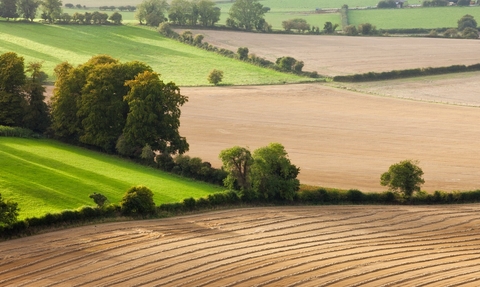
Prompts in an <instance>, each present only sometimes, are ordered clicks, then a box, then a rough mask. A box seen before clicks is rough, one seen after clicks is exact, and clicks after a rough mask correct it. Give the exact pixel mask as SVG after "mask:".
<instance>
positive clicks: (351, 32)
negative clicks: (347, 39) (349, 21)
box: [344, 25, 358, 36]
mask: <svg viewBox="0 0 480 287" xmlns="http://www.w3.org/2000/svg"><path fill="white" fill-rule="evenodd" d="M344 31H345V34H347V35H348V36H357V35H358V31H357V27H355V25H348V26H347V27H345V29H344Z"/></svg>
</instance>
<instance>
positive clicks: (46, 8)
mask: <svg viewBox="0 0 480 287" xmlns="http://www.w3.org/2000/svg"><path fill="white" fill-rule="evenodd" d="M41 3H42V11H43V13H42V19H44V20H45V21H48V22H49V23H53V22H55V20H56V19H58V18H60V16H61V15H62V1H61V0H44V1H42V2H41Z"/></svg>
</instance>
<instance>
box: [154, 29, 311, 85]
mask: <svg viewBox="0 0 480 287" xmlns="http://www.w3.org/2000/svg"><path fill="white" fill-rule="evenodd" d="M158 32H159V33H160V34H162V35H164V36H166V37H169V38H171V39H175V40H177V41H180V42H182V43H185V44H189V45H192V46H195V47H198V48H201V49H204V50H207V51H211V52H215V53H217V54H220V55H222V56H225V57H228V58H235V59H239V60H241V61H244V62H248V63H251V64H254V65H257V66H260V67H264V68H270V69H274V70H276V71H281V72H290V73H295V74H298V75H303V76H307V77H311V78H318V77H319V76H318V74H317V72H304V71H302V69H303V65H304V63H303V61H298V60H296V59H294V58H292V57H288V56H285V57H280V58H278V59H277V60H276V62H275V63H273V62H271V61H269V60H267V59H265V58H261V57H258V56H256V55H255V54H249V50H248V48H247V47H239V48H238V49H237V53H235V52H233V51H231V50H228V49H224V48H217V47H215V46H213V45H211V44H209V43H208V42H203V38H204V36H203V35H201V34H197V35H193V33H192V32H191V31H189V30H186V31H183V32H182V34H178V33H176V32H175V31H173V30H172V28H171V26H170V24H169V23H162V24H160V25H159V27H158Z"/></svg>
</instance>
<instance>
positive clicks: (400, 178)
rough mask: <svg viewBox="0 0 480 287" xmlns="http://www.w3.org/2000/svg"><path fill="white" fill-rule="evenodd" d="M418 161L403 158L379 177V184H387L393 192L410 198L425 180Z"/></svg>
mask: <svg viewBox="0 0 480 287" xmlns="http://www.w3.org/2000/svg"><path fill="white" fill-rule="evenodd" d="M422 176H423V171H422V169H421V168H420V167H419V166H418V161H412V160H404V161H401V162H399V163H396V164H393V165H391V166H390V168H389V169H388V171H387V172H385V173H383V174H382V176H381V177H380V184H381V185H383V186H388V187H389V188H390V190H391V191H393V192H400V193H402V194H403V196H404V197H405V198H410V197H411V196H412V194H413V193H414V192H415V191H420V187H421V185H422V184H423V183H425V180H424V179H423V178H422Z"/></svg>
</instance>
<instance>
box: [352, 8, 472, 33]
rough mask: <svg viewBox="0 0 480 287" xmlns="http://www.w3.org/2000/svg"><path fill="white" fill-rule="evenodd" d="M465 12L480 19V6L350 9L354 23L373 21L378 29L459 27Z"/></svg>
mask: <svg viewBox="0 0 480 287" xmlns="http://www.w3.org/2000/svg"><path fill="white" fill-rule="evenodd" d="M465 14H470V15H472V16H474V17H475V19H477V21H478V19H480V7H478V6H475V7H429V8H403V9H369V10H349V11H348V22H349V23H350V24H352V25H358V24H362V23H367V22H368V23H371V24H372V25H375V26H377V29H394V28H432V29H433V28H445V27H457V21H458V20H459V19H460V18H461V17H462V16H463V15H465Z"/></svg>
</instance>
